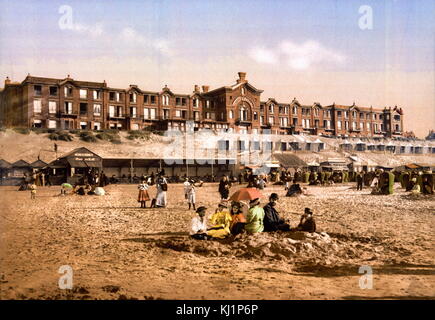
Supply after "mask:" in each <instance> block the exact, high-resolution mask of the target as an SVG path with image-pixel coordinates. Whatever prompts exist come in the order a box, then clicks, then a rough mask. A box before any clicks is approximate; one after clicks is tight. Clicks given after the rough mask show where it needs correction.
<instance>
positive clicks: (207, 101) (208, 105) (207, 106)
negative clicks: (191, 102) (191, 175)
mask: <svg viewBox="0 0 435 320" xmlns="http://www.w3.org/2000/svg"><path fill="white" fill-rule="evenodd" d="M205 107H206V108H210V100H205Z"/></svg>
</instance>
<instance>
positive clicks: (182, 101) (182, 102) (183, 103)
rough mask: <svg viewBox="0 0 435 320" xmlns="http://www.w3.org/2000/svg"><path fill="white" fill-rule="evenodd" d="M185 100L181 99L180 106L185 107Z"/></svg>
mask: <svg viewBox="0 0 435 320" xmlns="http://www.w3.org/2000/svg"><path fill="white" fill-rule="evenodd" d="M186 101H187V100H186V98H181V105H182V106H185V105H186Z"/></svg>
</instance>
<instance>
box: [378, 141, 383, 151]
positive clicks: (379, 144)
mask: <svg viewBox="0 0 435 320" xmlns="http://www.w3.org/2000/svg"><path fill="white" fill-rule="evenodd" d="M376 150H377V151H385V143H383V142H382V141H379V142H378V143H377V144H376Z"/></svg>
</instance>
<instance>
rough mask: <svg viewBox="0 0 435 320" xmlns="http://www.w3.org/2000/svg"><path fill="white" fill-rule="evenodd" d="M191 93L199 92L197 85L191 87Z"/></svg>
mask: <svg viewBox="0 0 435 320" xmlns="http://www.w3.org/2000/svg"><path fill="white" fill-rule="evenodd" d="M193 92H199V86H198V85H197V84H195V86H194V87H193Z"/></svg>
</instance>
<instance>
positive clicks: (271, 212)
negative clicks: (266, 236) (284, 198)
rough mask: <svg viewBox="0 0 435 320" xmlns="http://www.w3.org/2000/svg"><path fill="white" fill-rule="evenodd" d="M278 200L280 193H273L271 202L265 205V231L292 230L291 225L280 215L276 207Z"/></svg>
mask: <svg viewBox="0 0 435 320" xmlns="http://www.w3.org/2000/svg"><path fill="white" fill-rule="evenodd" d="M278 200H279V197H278V194H276V193H272V194H271V195H270V197H269V203H268V204H266V205H265V206H264V207H263V209H264V231H265V232H271V231H278V230H281V231H290V225H289V224H288V223H286V221H285V220H284V219H282V218H281V217H280V216H279V213H278V211H277V210H276V209H275V207H276V203H277V201H278Z"/></svg>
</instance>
